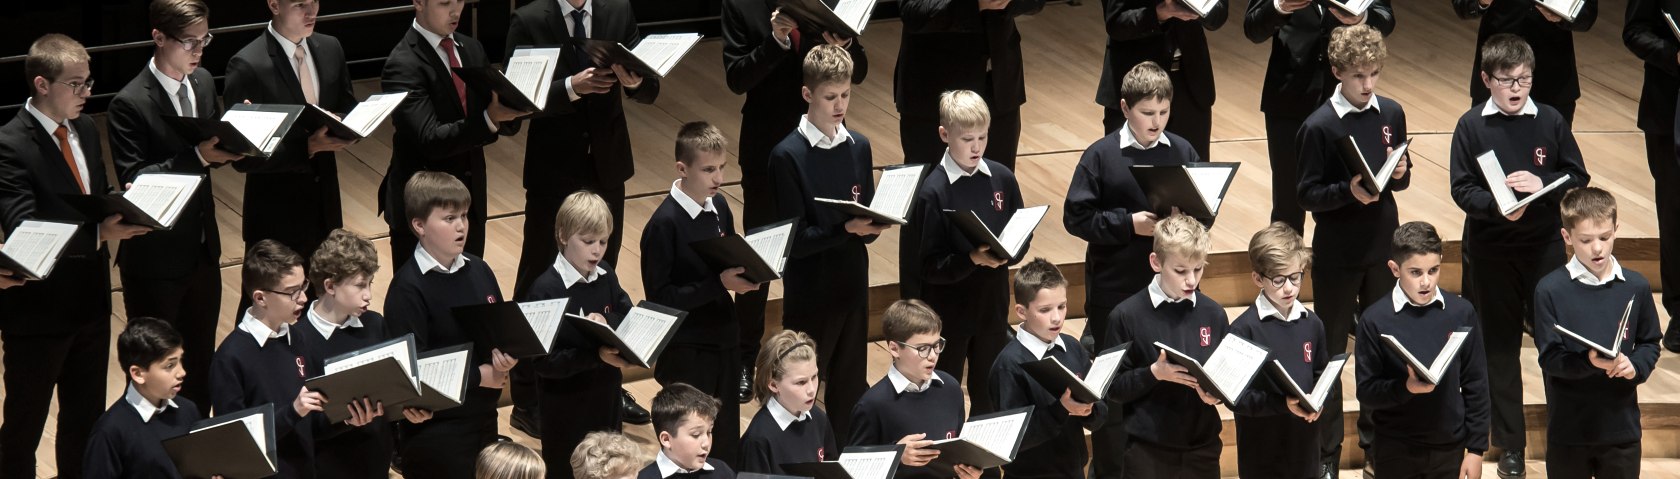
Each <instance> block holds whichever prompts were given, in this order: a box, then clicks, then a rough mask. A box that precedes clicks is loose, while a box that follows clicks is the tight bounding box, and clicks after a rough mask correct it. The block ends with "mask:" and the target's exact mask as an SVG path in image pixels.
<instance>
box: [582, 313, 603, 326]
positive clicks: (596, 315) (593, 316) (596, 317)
mask: <svg viewBox="0 0 1680 479" xmlns="http://www.w3.org/2000/svg"><path fill="white" fill-rule="evenodd" d="M587 317H588V318H589V320H590V321H594V322H597V323H601V324H607V317H606V316H602V315H601V313H589V316H587Z"/></svg>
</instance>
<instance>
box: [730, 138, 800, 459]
mask: <svg viewBox="0 0 1680 479" xmlns="http://www.w3.org/2000/svg"><path fill="white" fill-rule="evenodd" d="M771 123H776V122H773V121H767V120H760V121H753V120H749V119H747V117H745V116H743V117H742V119H741V150H740V156H739V158H738V161H739V162H740V165H741V200H742V201H741V202H742V203H743V204H742V208H741V225H742V226H744V227H745V228H744V229H743V230H742V231H741V233H746V232H747V231H748V230H751V229H753V228H756V227H759V226H764V225H767V224H770V223H774V222H776V221H777V220H778V219H777V218H776V208H775V202H776V194H775V186H776V185H775V178H774V177H772V176H770V150H772V149H775V147H776V143H779V142H781V141H782V139H783V138H786V137H787V134H788V133H790V132H792V131H793V130H791V129H789V130H787V131H779V130H782V129H783V128H781V127H779V126H772V125H771ZM783 219H786V218H783ZM769 299H770V288H769V287H768V286H766V287H762V288H758V289H757V290H755V291H749V292H746V293H737V294H736V295H735V319H736V322H738V323H739V324H740V325H741V337H740V339H741V340H740V347H738V348H736V350H737V351H738V352H739V353H740V363H739V364H742V365H746V366H748V367H751V366H752V364H753V363H754V361H755V360H756V359H757V358H758V347H759V343H762V342H763V341H764V305H765V303H766V302H768V301H769ZM736 379H737V381H738V380H739V379H740V378H736ZM737 387H739V385H737ZM713 435H714V436H716V434H713ZM712 447H713V448H714V449H715V448H716V447H717V444H713V446H712Z"/></svg>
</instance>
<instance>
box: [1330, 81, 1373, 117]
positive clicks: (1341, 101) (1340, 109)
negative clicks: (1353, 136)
mask: <svg viewBox="0 0 1680 479" xmlns="http://www.w3.org/2000/svg"><path fill="white" fill-rule="evenodd" d="M1381 103H1382V102H1380V101H1377V96H1376V95H1371V101H1368V102H1365V108H1359V107H1356V106H1353V102H1350V101H1348V99H1347V97H1345V96H1342V84H1340V83H1337V84H1336V94H1334V95H1330V108H1331V109H1334V110H1336V118H1341V117H1344V116H1347V114H1349V113H1364V112H1365V110H1376V111H1379V112H1380V111H1382V107H1381V106H1378V105H1379V104H1381Z"/></svg>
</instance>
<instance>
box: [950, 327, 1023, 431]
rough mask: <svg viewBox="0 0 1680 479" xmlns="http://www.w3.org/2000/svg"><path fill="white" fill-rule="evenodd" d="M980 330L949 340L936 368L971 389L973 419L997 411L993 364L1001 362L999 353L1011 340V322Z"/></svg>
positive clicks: (970, 410) (969, 410) (970, 402)
mask: <svg viewBox="0 0 1680 479" xmlns="http://www.w3.org/2000/svg"><path fill="white" fill-rule="evenodd" d="M980 329H981V331H980V332H977V333H975V334H972V335H968V336H953V337H946V338H945V352H943V353H940V354H939V363H938V364H936V365H935V366H934V368H936V369H938V370H940V371H944V372H945V374H950V375H951V377H954V378H957V379H958V380H961V381H963V383H964V384H965V385H967V386H968V390H969V395H968V414H969V415H970V416H973V415H976V414H987V413H991V412H994V411H997V405H996V404H992V395H991V394H988V393H987V391H991V373H992V363H994V362H997V357H998V353H1001V352H1003V347H1004V346H1006V345H1008V344H1009V341H1010V339H1011V338H1010V336H1009V326H1008V324H1007V323H1005V324H1004V325H989V326H986V327H982V328H980ZM964 362H966V363H967V364H968V378H967V379H963V364H964Z"/></svg>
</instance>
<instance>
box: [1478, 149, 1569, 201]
mask: <svg viewBox="0 0 1680 479" xmlns="http://www.w3.org/2000/svg"><path fill="white" fill-rule="evenodd" d="M1476 165H1477V166H1480V167H1481V170H1482V177H1483V178H1486V179H1487V185H1488V192H1490V193H1493V201H1494V202H1495V203H1498V205H1499V212H1500V214H1504V215H1509V214H1511V213H1515V212H1516V211H1517V210H1518V209H1520V208H1522V207H1524V206H1527V205H1528V204H1529V203H1532V202H1533V201H1534V200H1537V199H1540V197H1541V196H1545V195H1546V193H1549V192H1551V191H1552V190H1554V189H1557V187H1558V186H1559V185H1562V184H1563V182H1565V181H1569V175H1563V176H1562V177H1560V178H1558V179H1556V180H1553V181H1552V182H1551V183H1549V184H1547V185H1546V186H1544V187H1541V188H1540V189H1539V190H1538V191H1535V192H1534V193H1532V194H1530V195H1528V196H1527V197H1524V198H1523V199H1521V200H1518V199H1517V193H1516V191H1515V190H1512V189H1511V187H1510V186H1506V185H1505V176H1506V174H1505V168H1504V167H1502V166H1500V165H1499V156H1498V155H1495V154H1494V153H1493V150H1488V151H1487V153H1482V154H1481V155H1479V156H1477V157H1476Z"/></svg>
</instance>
